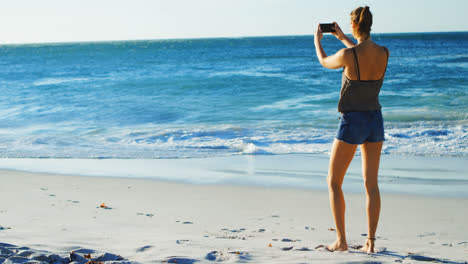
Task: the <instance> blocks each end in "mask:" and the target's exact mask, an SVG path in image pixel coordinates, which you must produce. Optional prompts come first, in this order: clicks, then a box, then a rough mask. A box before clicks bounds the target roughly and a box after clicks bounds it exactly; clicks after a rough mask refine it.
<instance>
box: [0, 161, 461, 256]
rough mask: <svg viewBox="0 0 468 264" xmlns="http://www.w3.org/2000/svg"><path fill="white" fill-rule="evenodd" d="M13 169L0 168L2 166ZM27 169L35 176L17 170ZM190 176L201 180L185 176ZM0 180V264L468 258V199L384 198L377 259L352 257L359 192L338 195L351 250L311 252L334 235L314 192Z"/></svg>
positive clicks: (170, 165)
mask: <svg viewBox="0 0 468 264" xmlns="http://www.w3.org/2000/svg"><path fill="white" fill-rule="evenodd" d="M238 159H243V158H238ZM266 159H270V160H271V159H274V158H272V157H268V158H266ZM312 160H314V161H315V162H316V169H318V170H319V171H321V172H320V173H318V174H323V168H325V167H326V165H323V164H322V163H323V161H321V160H320V159H312ZM13 161H14V160H2V162H0V163H2V164H3V165H2V166H3V167H5V166H6V165H5V164H6V163H10V164H13V163H14V162H13ZM66 161H67V160H64V162H66ZM72 161H73V160H72ZM219 161H220V159H205V160H203V161H199V162H198V163H197V162H196V160H192V161H187V160H186V161H183V160H172V161H171V160H166V161H157V162H156V163H157V164H166V167H165V168H164V169H163V173H164V172H166V173H167V174H171V173H175V174H177V171H179V172H181V173H184V172H186V173H189V172H188V171H190V169H191V167H190V166H188V163H187V162H189V163H193V164H203V165H200V167H199V168H201V167H203V168H205V170H206V172H207V173H208V169H207V168H210V166H208V165H209V164H211V168H215V167H217V166H220V164H222V162H221V163H220V162H219ZM16 162H19V161H18V160H16ZM37 162H39V163H40V161H37ZM90 162H97V163H99V162H101V163H106V162H107V161H105V160H103V161H90ZM113 162H114V163H115V161H113ZM129 162H132V161H129ZM133 162H136V161H133ZM153 162H155V161H153ZM158 162H159V163H158ZM354 163H356V162H354ZM390 163H391V162H390ZM459 163H460V164H461V162H459ZM28 164H34V162H31V161H30V162H29V163H28ZM122 164H125V162H123V163H122ZM318 164H322V165H318ZM387 164H389V163H387ZM391 164H393V163H391ZM237 165H239V164H237ZM106 166H107V165H106ZM353 166H357V165H356V164H355V165H353ZM62 167H63V166H62ZM98 167H99V166H97V165H96V168H98ZM116 168H118V166H116ZM255 168H256V167H255V166H254V168H253V170H254V171H255V170H256V169H255ZM28 169H29V170H32V169H33V168H24V170H28ZM226 169H228V168H226ZM296 169H297V168H296ZM36 170H39V169H38V168H36ZM97 171H98V169H97ZM191 171H192V173H195V174H198V173H201V170H199V171H197V170H194V169H193V168H192V170H191ZM211 171H213V170H211ZM352 171H353V167H352V168H351V172H352ZM384 171H385V170H384ZM153 173H154V174H155V175H156V174H158V173H161V172H157V171H154V172H153ZM218 173H220V172H218ZM439 173H440V172H439ZM254 174H255V173H254ZM0 175H1V181H2V184H1V185H0V226H1V227H2V228H1V229H0V242H1V243H4V244H0V248H1V250H2V251H1V252H2V256H1V257H0V262H2V261H5V259H8V258H9V259H8V260H7V261H6V262H4V263H23V262H25V261H32V260H33V259H34V257H36V260H37V259H38V258H37V256H39V255H42V256H51V255H53V254H56V255H57V256H60V257H62V260H61V261H65V260H67V259H70V258H71V256H72V255H73V254H74V255H75V257H74V259H73V260H74V261H75V263H80V261H81V262H87V261H89V260H91V259H92V260H95V261H96V262H105V263H125V262H131V263H212V262H226V263H395V262H396V263H398V262H399V263H420V262H421V263H426V262H428V261H435V262H439V263H466V261H467V260H468V228H467V227H466V219H467V216H468V211H467V210H466V208H467V205H468V198H466V197H441V196H432V197H431V196H427V195H426V196H423V195H411V194H399V193H392V192H385V191H383V193H382V212H381V220H380V223H379V228H378V232H377V242H376V246H377V249H378V250H380V252H379V253H377V254H371V255H367V254H363V253H360V252H359V250H357V249H355V248H353V247H355V246H357V245H360V244H362V243H363V242H364V241H365V236H366V234H365V233H366V215H365V196H364V194H363V193H360V191H359V190H357V191H347V192H346V193H345V195H346V201H347V220H346V221H347V235H348V243H349V246H350V250H349V251H348V252H341V253H331V252H327V251H323V250H322V249H320V248H316V247H317V246H319V245H322V244H327V243H330V242H332V241H333V240H334V238H335V234H334V231H333V228H334V226H333V221H332V216H331V213H330V209H329V204H328V194H327V192H326V190H323V189H320V188H296V187H294V188H293V187H284V186H283V187H278V186H259V185H252V184H250V185H249V184H235V183H230V184H227V183H204V184H201V183H198V184H194V183H186V182H181V181H178V182H177V181H166V180H158V179H145V178H124V177H96V176H94V177H90V176H74V175H59V174H50V173H31V172H21V171H13V170H2V171H0ZM109 176H111V175H109ZM192 176H193V175H192ZM199 176H200V177H203V176H204V175H199ZM322 176H323V175H322ZM323 179H324V176H323ZM232 181H233V180H232ZM345 184H346V183H345ZM325 186H326V185H325ZM5 243H7V244H5ZM8 244H9V245H8ZM15 246H16V247H15ZM25 247H26V248H25ZM72 251H73V254H71V253H70V252H72ZM8 252H10V253H9V254H7V253H8ZM24 252H26V253H24ZM28 252H29V253H28ZM89 253H91V255H88V256H87V257H91V258H84V256H85V255H86V254H89ZM104 253H108V255H106V256H105V257H107V259H105V258H101V259H98V258H99V257H102V255H103V254H104ZM77 254H81V255H80V256H78V257H77ZM120 257H121V258H120ZM42 259H43V260H44V259H45V257H43V258H42ZM49 260H50V258H49ZM106 260H107V261H106ZM45 262H47V261H45ZM50 262H52V261H50ZM57 263H59V262H57ZM62 263H63V262H62Z"/></svg>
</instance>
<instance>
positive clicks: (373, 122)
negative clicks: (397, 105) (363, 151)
mask: <svg viewBox="0 0 468 264" xmlns="http://www.w3.org/2000/svg"><path fill="white" fill-rule="evenodd" d="M340 119H341V121H340V127H339V128H338V132H337V133H336V138H337V139H338V140H341V141H344V142H346V143H348V144H362V143H364V142H366V141H367V142H381V141H385V135H384V126H383V118H382V112H381V111H380V110H377V111H367V112H347V113H343V115H341V117H340Z"/></svg>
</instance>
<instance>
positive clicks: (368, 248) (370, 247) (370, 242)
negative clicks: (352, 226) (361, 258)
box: [361, 238, 375, 254]
mask: <svg viewBox="0 0 468 264" xmlns="http://www.w3.org/2000/svg"><path fill="white" fill-rule="evenodd" d="M374 242H375V241H374V239H369V238H368V239H367V240H366V244H365V245H364V246H363V247H362V248H361V251H362V252H366V253H367V254H370V253H375V250H374V247H375V245H374Z"/></svg>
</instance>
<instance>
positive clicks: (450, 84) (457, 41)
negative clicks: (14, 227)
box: [0, 32, 468, 159]
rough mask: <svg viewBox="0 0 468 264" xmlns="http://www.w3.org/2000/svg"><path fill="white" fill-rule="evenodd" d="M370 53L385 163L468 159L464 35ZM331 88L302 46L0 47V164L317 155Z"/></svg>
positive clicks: (323, 149)
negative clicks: (379, 81) (382, 66)
mask: <svg viewBox="0 0 468 264" xmlns="http://www.w3.org/2000/svg"><path fill="white" fill-rule="evenodd" d="M373 40H374V41H375V42H376V43H378V44H380V45H383V46H386V47H388V48H389V50H390V52H391V56H390V60H389V64H388V69H387V73H386V76H385V81H384V85H383V87H382V91H381V94H380V102H381V104H382V107H383V108H382V112H383V116H384V120H385V137H386V142H385V143H384V148H383V154H384V155H409V156H455V157H468V32H459V33H417V34H413V33H405V34H374V35H373ZM323 45H324V48H325V50H326V52H327V53H328V54H332V53H334V52H336V51H337V50H339V49H340V48H342V47H344V46H343V45H342V44H341V42H339V41H338V40H336V39H335V38H334V37H333V36H330V35H326V36H325V37H324V38H323ZM340 85H341V70H329V69H325V68H323V67H322V66H321V65H320V64H319V62H318V60H317V58H316V56H315V48H314V42H313V37H312V36H283V37H246V38H217V39H179V40H148V41H115V42H113V41H112V42H94V43H92V42H88V43H54V44H22V45H1V46H0V157H3V158H124V159H127V158H130V159H140V158H144V159H160V158H195V157H219V156H234V155H277V154H322V153H323V154H327V153H329V151H330V148H331V143H332V141H333V139H334V136H335V133H336V130H337V127H338V123H339V119H338V118H339V116H340V114H339V113H338V112H337V102H338V98H339V91H340Z"/></svg>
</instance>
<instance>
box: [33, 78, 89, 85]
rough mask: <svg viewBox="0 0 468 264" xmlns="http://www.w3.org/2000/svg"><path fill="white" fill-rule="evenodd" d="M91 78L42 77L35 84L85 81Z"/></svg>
mask: <svg viewBox="0 0 468 264" xmlns="http://www.w3.org/2000/svg"><path fill="white" fill-rule="evenodd" d="M89 80H90V79H89V78H71V77H63V78H42V79H39V80H37V81H35V82H34V83H33V85H36V86H39V85H53V84H61V83H67V82H84V81H89Z"/></svg>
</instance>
